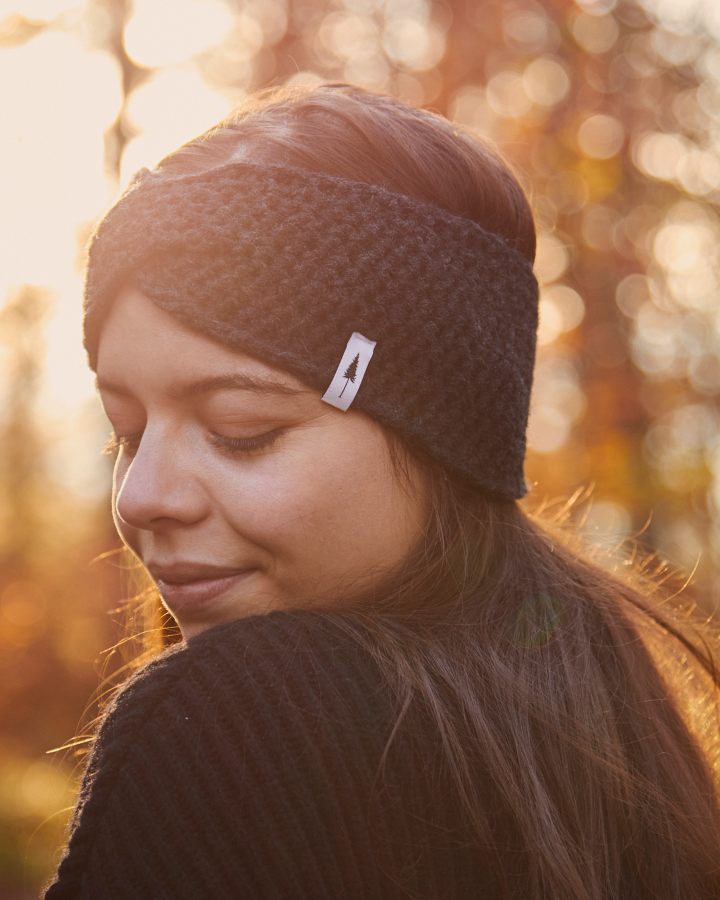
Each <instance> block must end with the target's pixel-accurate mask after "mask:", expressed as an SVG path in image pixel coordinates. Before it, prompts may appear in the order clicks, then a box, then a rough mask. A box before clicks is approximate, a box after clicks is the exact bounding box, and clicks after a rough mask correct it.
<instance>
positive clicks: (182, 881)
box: [42, 610, 523, 900]
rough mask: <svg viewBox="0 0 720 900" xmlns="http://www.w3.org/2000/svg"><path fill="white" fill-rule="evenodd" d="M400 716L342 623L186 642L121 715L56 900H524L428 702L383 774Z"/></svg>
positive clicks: (111, 728)
mask: <svg viewBox="0 0 720 900" xmlns="http://www.w3.org/2000/svg"><path fill="white" fill-rule="evenodd" d="M396 718H397V716H396V710H395V705H394V703H393V702H392V700H391V691H390V690H389V687H388V685H387V684H386V683H384V680H383V676H382V675H381V673H380V671H379V669H378V668H377V665H376V663H375V662H374V660H373V659H372V658H371V657H370V655H369V654H368V653H367V652H366V651H365V650H364V649H363V648H361V647H360V646H359V644H358V643H357V641H356V640H355V639H354V638H353V637H352V636H349V635H347V634H346V633H345V632H343V631H341V630H340V629H339V628H338V627H337V626H336V625H335V624H334V623H333V619H332V613H330V614H327V613H324V612H320V611H313V610H292V611H288V610H281V611H274V612H272V613H270V614H268V615H264V616H251V617H248V618H245V619H239V620H235V621H232V622H228V623H224V624H220V625H217V626H214V627H212V628H210V629H208V630H206V631H205V632H203V633H201V634H199V635H196V636H194V637H192V638H190V639H189V640H188V641H187V642H186V643H185V644H176V645H173V646H172V647H170V648H168V649H167V650H166V651H164V652H163V653H162V654H161V655H160V656H159V657H157V658H155V659H154V660H152V661H151V662H150V663H148V664H146V666H145V667H144V668H143V669H141V670H140V671H139V672H138V673H136V674H135V675H134V676H132V678H131V679H130V680H129V681H128V682H127V683H126V685H125V686H124V687H123V689H122V692H121V693H120V694H119V696H118V697H117V698H116V699H115V701H114V702H113V703H112V704H111V706H110V707H109V709H108V710H107V711H106V713H105V715H104V718H103V721H102V723H101V727H100V730H99V732H98V737H97V740H96V742H95V744H94V746H93V749H92V751H91V754H90V756H89V759H88V762H87V763H86V768H85V772H84V775H83V780H82V783H81V786H80V793H79V799H78V801H77V804H76V807H75V810H74V813H73V816H72V819H71V822H70V826H69V829H68V833H69V840H68V843H67V846H66V847H65V850H64V855H63V857H62V860H61V862H60V864H59V867H58V870H57V872H56V873H55V875H54V876H53V878H52V879H51V882H50V883H49V884H47V885H46V887H45V888H44V893H43V894H42V896H44V897H45V900H70V898H72V900H99V898H102V900H245V898H247V900H355V898H357V900H360V898H366V900H400V898H411V897H412V898H416V900H439V898H442V900H472V898H478V900H480V898H482V900H494V898H497V897H499V896H508V897H513V896H523V894H522V893H516V892H515V891H514V889H515V887H516V886H517V885H516V883H515V882H514V878H513V875H512V872H513V871H514V867H512V866H510V865H508V866H507V867H503V868H505V871H503V869H502V868H501V869H500V875H499V876H498V877H499V878H500V882H501V883H502V882H504V883H505V886H506V888H508V890H509V893H507V894H505V893H502V894H501V892H500V888H499V884H498V882H496V880H495V877H494V876H493V874H492V871H493V869H495V870H497V866H493V865H492V863H491V862H490V861H489V860H490V856H489V854H488V853H486V851H485V850H484V849H483V848H481V847H479V846H478V845H477V842H476V844H475V846H473V845H472V838H471V836H470V835H469V833H468V831H467V829H466V824H465V823H464V821H463V813H462V808H461V806H460V803H459V802H458V798H457V796H456V794H454V793H453V791H452V790H451V789H450V787H449V786H448V783H447V781H446V780H445V779H444V776H441V774H440V773H441V772H442V766H441V765H440V762H439V761H440V753H439V738H438V737H437V734H436V732H435V731H434V730H433V729H432V727H431V725H430V722H429V720H428V719H427V718H426V717H425V716H424V715H420V714H417V713H415V712H414V710H413V707H411V708H410V713H409V714H408V716H407V717H406V718H405V719H403V721H402V723H401V726H400V728H399V729H398V732H397V733H396V738H395V740H394V741H393V743H392V744H391V746H390V751H389V752H388V755H387V761H386V768H385V772H384V774H380V775H379V774H378V770H379V765H380V762H381V758H382V755H383V750H384V748H385V745H386V742H387V739H388V737H389V736H390V733H391V731H392V729H393V725H394V724H395V721H396ZM475 778H476V783H477V784H478V785H481V784H482V773H481V772H480V771H476V772H475ZM486 797H487V802H488V804H490V806H489V808H491V809H499V808H500V807H499V805H498V803H497V801H495V800H494V799H493V796H492V794H491V792H490V791H488V792H487V794H486ZM501 828H502V823H501V821H500V819H498V835H499V837H498V840H500V839H501V838H500V835H502V834H503V832H502V830H501Z"/></svg>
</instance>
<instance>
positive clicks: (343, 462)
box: [236, 426, 408, 570]
mask: <svg viewBox="0 0 720 900" xmlns="http://www.w3.org/2000/svg"><path fill="white" fill-rule="evenodd" d="M277 463H278V464H277V466H276V467H274V468H272V474H271V477H269V474H268V473H270V471H271V470H270V469H268V470H267V473H266V476H265V477H264V478H263V479H259V481H258V484H257V485H256V486H255V487H254V488H253V487H249V485H248V483H247V482H246V483H245V486H244V491H245V497H244V500H242V498H239V497H238V502H237V506H236V508H237V509H244V511H245V514H244V515H243V516H242V517H241V519H238V522H240V521H242V523H243V527H244V528H245V529H247V527H248V525H249V523H250V521H252V522H253V527H252V530H253V531H254V532H255V537H256V539H257V540H258V541H260V542H262V541H263V538H265V540H266V542H267V544H268V546H270V545H272V549H274V550H275V551H276V552H278V553H283V555H285V556H287V557H289V558H291V559H292V560H293V562H294V564H299V563H300V562H301V560H304V561H305V563H308V562H309V561H310V560H314V561H315V562H321V563H322V566H323V569H324V570H330V569H335V568H343V567H344V566H347V565H348V564H349V563H352V562H353V561H357V560H358V559H365V560H366V561H367V562H373V561H379V560H380V559H384V558H385V557H386V556H387V555H388V552H389V551H392V550H393V549H394V547H395V546H396V545H397V544H398V543H399V544H401V545H402V546H404V544H405V540H406V533H407V525H406V521H407V517H406V509H405V507H406V506H407V503H408V501H407V499H406V497H405V495H404V494H402V493H400V492H399V490H400V489H399V486H398V485H397V484H396V482H395V478H394V473H393V472H392V470H391V469H390V462H389V458H388V456H387V450H386V447H385V443H384V440H383V438H382V435H379V434H377V433H376V432H375V431H374V430H372V429H368V428H367V427H362V428H359V427H357V426H355V427H354V428H350V427H347V428H342V429H338V431H337V433H334V434H332V435H331V434H328V433H325V434H323V439H322V442H321V444H319V445H318V446H310V445H309V444H308V446H307V447H303V448H298V449H297V450H296V451H293V452H292V453H288V454H284V455H283V456H282V458H281V457H280V456H278V459H277ZM260 480H262V485H260ZM249 503H250V505H251V506H252V519H251V520H250V519H248V517H247V513H248V512H249V509H248V504H249Z"/></svg>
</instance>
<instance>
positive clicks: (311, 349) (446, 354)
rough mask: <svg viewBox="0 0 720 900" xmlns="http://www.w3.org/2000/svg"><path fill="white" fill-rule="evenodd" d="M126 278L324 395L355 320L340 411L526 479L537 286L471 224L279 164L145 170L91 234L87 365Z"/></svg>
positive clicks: (465, 467) (492, 487) (490, 473)
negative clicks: (347, 406) (354, 372)
mask: <svg viewBox="0 0 720 900" xmlns="http://www.w3.org/2000/svg"><path fill="white" fill-rule="evenodd" d="M125 283H129V284H133V285H134V286H135V287H136V288H138V289H139V290H141V291H142V292H144V293H145V294H146V295H147V296H148V297H149V298H150V299H151V300H153V301H154V302H155V303H156V304H157V305H158V306H159V307H160V308H162V309H163V310H165V311H167V312H168V313H170V314H172V315H173V316H175V317H176V318H178V319H179V320H180V321H182V322H184V323H185V324H186V325H188V326H190V327H191V328H192V329H194V330H197V331H199V332H201V333H204V334H205V335H207V336H209V337H211V338H213V339H215V340H217V341H219V342H221V343H223V344H225V345H228V346H230V347H232V348H235V349H237V350H240V351H242V352H244V353H247V354H249V355H250V356H254V357H256V358H259V359H261V360H263V361H265V362H267V363H269V364H270V365H274V366H277V367H279V368H281V369H284V370H287V371H289V372H291V373H292V374H293V375H295V376H297V377H298V378H299V379H300V380H302V381H303V382H304V383H306V384H307V385H309V386H310V387H314V388H316V389H317V390H318V391H319V392H320V393H321V394H322V392H324V391H325V390H326V388H327V387H328V385H329V384H330V382H331V380H332V378H333V375H334V374H335V371H336V368H337V367H338V364H339V361H340V359H341V357H342V355H343V352H344V350H345V347H346V344H347V342H348V339H349V338H350V335H351V334H352V333H353V332H359V333H361V334H362V335H363V336H365V337H366V338H368V339H369V340H371V341H375V342H376V347H375V350H374V355H373V357H372V359H371V360H370V362H369V365H368V368H367V371H366V372H365V374H364V378H363V380H362V383H361V386H360V387H359V389H358V393H357V396H356V397H355V398H354V400H353V406H352V408H353V409H358V410H363V411H364V412H366V413H367V414H369V415H371V416H373V417H374V418H376V419H377V420H379V421H380V422H382V423H383V424H385V425H387V426H390V427H392V428H394V429H396V430H397V431H398V432H399V433H400V434H401V435H402V436H404V437H405V438H406V439H407V440H408V442H409V443H410V444H414V445H417V446H419V447H422V448H424V450H425V451H427V453H428V454H429V455H430V456H431V457H432V458H434V459H436V460H437V461H439V462H441V463H443V464H444V465H445V466H447V467H448V468H449V469H450V470H452V471H453V472H454V473H456V474H457V475H459V476H461V477H463V478H466V479H469V480H470V481H471V482H472V483H473V484H475V485H476V486H478V487H480V488H481V489H483V490H484V491H485V492H487V493H488V494H491V495H493V496H497V497H501V498H519V497H522V496H524V495H525V494H526V493H527V492H528V487H527V484H526V482H525V480H524V477H523V462H524V457H525V449H526V439H525V432H526V427H527V420H528V412H529V401H530V392H531V386H532V379H533V369H534V363H535V344H536V331H537V322H538V284H537V280H536V278H535V276H534V274H533V271H532V267H531V265H530V264H529V263H528V261H527V260H526V259H525V258H524V257H523V256H522V255H521V254H520V253H518V252H517V251H516V250H514V249H513V248H512V247H510V246H509V244H508V243H507V242H506V241H505V240H504V239H503V238H501V237H499V236H498V235H496V234H493V233H490V232H488V231H486V230H485V229H483V228H482V227H481V226H480V225H478V224H477V223H476V222H473V221H471V220H469V219H466V218H463V217H461V216H457V215H453V214H451V213H449V212H447V211H445V210H443V209H440V208H439V207H437V206H434V205H432V204H429V203H426V202H423V201H419V200H416V199H414V198H412V197H409V196H406V195H404V194H398V193H394V192H391V191H389V190H387V189H385V188H383V187H381V186H378V185H371V184H366V183H361V182H355V181H349V180H347V179H343V178H338V177H333V176H328V175H322V174H317V173H312V172H306V171H302V170H299V169H296V168H292V167H285V166H275V165H272V166H264V165H258V164H255V163H248V162H232V163H229V164H226V165H223V166H220V167H217V168H215V169H212V170H210V171H207V172H202V173H200V174H195V175H184V176H168V175H166V174H162V173H157V172H150V171H149V170H147V169H143V170H141V171H140V172H138V173H137V174H136V176H135V178H134V180H133V181H132V182H131V183H130V185H129V187H128V189H127V190H126V191H125V193H124V194H123V196H122V197H121V198H120V199H119V201H118V202H117V203H116V204H115V205H114V206H113V207H112V209H111V210H110V211H109V212H108V214H107V215H106V216H105V218H104V219H103V220H102V221H101V222H100V224H99V226H98V228H97V229H96V231H95V234H94V235H93V238H92V241H91V243H90V247H89V254H88V266H87V271H86V283H85V322H84V327H85V348H86V349H87V351H88V356H89V362H90V366H91V368H92V369H93V370H95V369H96V366H97V353H98V341H99V335H100V331H101V327H102V321H103V318H104V316H105V314H106V313H107V310H108V308H109V307H110V304H111V303H112V302H113V299H114V297H115V295H116V293H117V291H118V289H119V288H120V286H121V285H123V284H125Z"/></svg>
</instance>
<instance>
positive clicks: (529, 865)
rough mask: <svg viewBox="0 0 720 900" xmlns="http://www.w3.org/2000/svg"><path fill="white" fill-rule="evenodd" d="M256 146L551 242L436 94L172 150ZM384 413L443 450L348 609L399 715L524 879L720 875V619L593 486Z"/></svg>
mask: <svg viewBox="0 0 720 900" xmlns="http://www.w3.org/2000/svg"><path fill="white" fill-rule="evenodd" d="M244 155H246V156H247V157H248V158H250V159H255V160H260V161H263V160H264V161H269V162H286V163H288V164H292V165H294V166H297V167H305V168H307V169H309V170H313V171H319V172H324V173H328V174H334V175H340V176H345V177H348V178H351V179H354V180H358V181H368V182H372V183H378V184H383V185H385V186H387V187H389V188H390V189H392V190H395V191H398V192H404V193H406V194H409V195H412V196H414V197H418V198H421V199H424V200H427V201H430V202H432V203H435V204H436V205H438V206H440V207H443V208H445V209H447V210H449V211H451V212H454V213H458V214H461V215H464V216H467V217H469V218H471V219H474V220H476V221H477V222H479V223H480V224H481V225H483V227H485V228H487V229H488V230H491V231H494V232H496V233H498V234H501V235H503V236H504V237H505V238H506V239H507V240H508V241H509V242H511V243H512V244H513V245H514V246H515V247H516V248H517V249H518V250H519V251H520V252H521V253H523V254H524V255H525V256H526V257H527V259H528V260H529V261H530V262H531V263H532V262H533V261H534V256H535V229H534V223H533V218H532V213H531V210H530V206H529V204H528V201H527V198H526V196H525V193H524V191H523V189H522V187H521V185H520V183H519V177H518V176H517V175H516V174H515V172H514V171H513V169H512V167H511V166H510V164H509V163H507V162H506V161H505V160H504V159H503V158H502V156H501V154H500V153H499V152H498V151H497V149H496V148H494V147H493V146H492V145H491V144H489V143H488V142H486V141H484V140H483V139H481V138H480V137H478V136H477V135H475V134H474V133H471V132H469V131H465V130H463V129H462V128H460V127H459V126H456V125H453V124H452V123H451V122H449V121H448V120H447V119H445V118H443V117H442V116H441V115H439V114H436V113H433V112H431V111H429V110H423V109H416V108H412V107H409V106H406V105H405V104H403V103H401V102H400V101H398V100H396V99H394V98H392V97H389V96H387V95H383V94H379V93H373V92H371V91H366V90H363V89H361V88H357V87H353V86H351V85H346V84H338V83H330V84H321V85H319V86H317V87H315V88H306V87H299V86H297V87H284V88H269V89H266V90H264V91H261V92H258V93H256V94H254V95H252V96H250V97H249V98H248V99H247V100H246V101H244V102H243V103H242V104H241V105H240V106H239V107H238V108H236V109H235V110H234V111H233V113H232V114H231V115H230V116H228V117H227V118H226V119H224V120H223V121H222V122H220V123H219V124H218V125H216V126H214V127H213V128H211V129H210V130H209V131H207V132H205V133H203V134H201V135H200V136H198V137H197V138H195V139H193V140H192V141H190V142H188V143H187V144H185V145H183V146H182V147H180V148H179V149H178V150H176V151H174V152H173V153H171V154H170V155H169V156H167V157H165V158H164V159H163V160H162V161H161V162H160V164H159V166H158V169H159V170H160V171H161V172H167V173H169V174H186V173H191V172H198V171H202V170H205V169H208V168H212V167H214V166H217V165H222V164H225V163H227V162H228V161H229V160H230V159H232V158H242V157H243V156H244ZM386 435H387V439H388V446H389V448H390V451H391V455H392V459H393V462H394V464H395V466H396V469H397V471H398V472H399V473H400V474H401V475H407V467H406V462H407V460H408V458H409V457H412V458H413V459H415V460H416V461H418V462H420V463H421V465H422V466H423V467H425V469H426V471H427V473H428V475H429V479H430V480H429V483H430V485H431V507H432V513H431V521H430V523H429V526H428V530H427V533H426V534H424V535H423V539H422V541H421V543H420V544H419V545H418V547H417V550H416V552H415V553H414V554H413V555H412V556H411V558H409V559H408V560H407V561H406V562H405V564H404V566H403V568H402V571H400V572H397V573H395V575H394V578H393V581H392V583H390V582H388V584H386V585H384V586H383V590H382V591H380V590H377V589H376V590H375V591H373V592H372V593H371V594H368V595H366V596H364V597H362V598H359V599H358V600H357V601H356V602H355V603H354V604H353V605H352V607H350V608H347V607H343V609H342V610H338V609H334V610H332V611H330V612H331V614H332V615H333V616H334V617H335V619H336V620H337V622H338V623H339V625H340V626H341V627H342V628H344V629H345V630H346V631H347V632H349V633H350V634H352V635H353V636H355V638H356V639H357V640H358V641H360V642H361V643H362V644H363V645H364V646H365V647H366V648H367V649H368V651H369V652H370V653H371V654H372V655H373V656H374V657H375V658H376V659H377V661H378V663H379V664H380V665H381V666H382V668H383V670H384V671H385V672H386V674H387V679H388V684H389V685H390V687H391V689H392V690H393V692H394V696H395V697H396V699H397V703H398V708H399V722H400V721H401V720H402V718H403V717H404V715H406V714H407V712H408V710H409V709H410V708H411V707H419V708H422V709H424V710H425V711H426V713H427V714H428V715H429V716H430V718H431V721H432V723H433V725H434V727H435V729H436V731H437V733H438V734H439V736H440V739H441V745H442V748H443V754H444V764H445V767H446V770H447V772H448V773H449V775H450V778H451V781H452V783H453V784H454V786H455V789H456V790H457V794H458V798H459V802H461V803H462V804H463V807H464V810H465V814H466V819H467V822H468V824H469V827H470V829H471V831H472V833H473V834H474V836H475V839H476V840H477V842H478V846H482V847H483V848H484V852H487V851H488V848H489V849H490V852H491V855H492V856H493V858H494V860H495V864H496V868H497V877H498V879H499V881H500V883H504V884H505V885H506V896H508V897H519V896H522V897H526V898H545V897H552V898H554V900H561V898H567V900H600V898H624V900H625V898H647V900H651V898H652V900H658V898H711V897H720V809H719V806H720V804H719V802H718V783H719V782H720V739H719V734H720V728H719V726H718V709H719V707H718V675H717V672H716V669H715V659H716V657H717V653H718V650H717V648H718V635H717V629H716V628H715V626H714V625H713V624H712V623H711V622H710V621H705V620H704V619H703V617H702V615H700V614H699V613H698V612H697V611H696V610H695V609H694V607H692V606H691V605H689V604H687V603H685V602H680V601H681V600H683V601H684V600H685V598H684V597H681V594H682V591H681V590H673V589H672V588H673V585H672V579H673V577H674V575H673V573H670V572H669V569H668V567H667V565H666V564H665V563H664V562H662V561H659V563H658V565H657V567H656V569H655V570H654V571H652V570H651V568H650V567H651V565H652V562H653V559H654V557H653V556H652V555H645V556H644V557H643V556H642V555H640V554H638V553H637V548H636V547H635V546H634V545H633V546H632V548H630V553H629V554H628V556H627V558H626V559H624V560H621V559H620V555H619V553H618V552H617V550H616V552H615V554H614V555H613V556H610V555H609V554H607V553H604V552H603V551H602V550H601V549H600V547H599V546H597V545H594V544H592V545H591V544H590V543H589V542H586V541H585V540H584V539H583V538H582V537H581V536H580V533H579V531H578V529H577V523H576V522H575V521H573V516H574V515H575V514H576V510H577V505H578V503H579V502H580V501H581V500H582V499H583V496H582V494H583V492H582V490H581V491H580V492H578V493H577V494H576V495H574V496H573V497H570V498H569V499H568V500H566V501H560V502H558V503H555V504H551V503H545V504H541V505H540V506H538V507H537V508H536V509H534V510H532V511H530V509H528V508H525V507H527V506H528V504H527V503H525V502H523V504H520V503H518V502H515V501H499V500H494V499H489V498H488V497H485V496H483V495H482V494H481V493H480V492H478V491H476V490H474V489H472V488H471V487H469V486H468V485H467V484H466V483H462V484H461V483H460V482H458V481H457V480H455V479H453V478H452V477H449V475H448V473H446V472H445V471H444V470H443V469H442V468H441V467H440V466H439V465H437V464H436V463H434V462H433V461H432V460H431V459H429V458H427V456H426V455H425V454H424V453H423V452H422V451H420V450H418V449H417V448H416V447H409V446H408V445H407V444H406V443H404V441H403V440H402V439H401V438H400V437H399V436H398V435H397V434H395V433H394V432H391V431H389V430H388V431H386ZM404 483H406V484H407V485H408V488H409V482H407V481H404ZM628 543H629V542H628ZM136 599H137V602H136V603H135V604H134V606H133V612H134V615H135V616H136V617H135V618H134V619H133V620H132V621H133V623H134V624H135V625H136V624H137V623H138V621H139V622H140V624H141V631H140V634H141V635H142V636H143V637H142V652H139V653H137V654H136V655H135V656H134V658H133V659H131V660H130V661H129V663H128V668H131V667H134V666H136V665H139V664H142V663H143V662H145V661H146V660H147V659H148V658H150V657H151V656H152V655H154V654H156V653H157V652H158V651H159V650H161V649H162V647H163V645H164V644H167V643H168V642H171V641H174V640H177V639H178V632H177V630H176V629H173V627H172V623H168V621H167V615H166V614H164V613H162V612H161V609H162V608H161V605H160V601H159V598H158V596H157V594H156V593H155V592H153V591H152V590H145V591H144V592H140V593H138V595H137V598H136ZM138 616H141V617H142V618H141V619H138ZM479 773H483V777H482V779H481V778H480V777H479ZM488 783H489V784H491V785H492V786H493V792H494V793H493V798H494V799H493V804H494V805H493V808H492V809H490V808H489V806H488V801H487V796H486V795H485V793H484V788H481V784H482V785H487V784H488ZM499 815H501V817H502V821H504V822H507V823H508V824H507V826H506V831H505V832H504V833H503V835H502V840H500V839H499V836H498V835H497V833H495V832H494V831H493V824H492V823H493V822H494V821H497V819H498V816H499ZM511 852H512V854H513V856H512V866H513V867H514V875H513V878H514V880H513V882H512V885H511V884H510V882H509V880H506V878H505V876H504V872H506V871H509V870H510V866H511V857H510V853H511ZM518 854H519V855H518ZM518 859H521V860H522V862H521V864H520V866H519V867H518V865H517V861H518Z"/></svg>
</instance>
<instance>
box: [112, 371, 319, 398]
mask: <svg viewBox="0 0 720 900" xmlns="http://www.w3.org/2000/svg"><path fill="white" fill-rule="evenodd" d="M95 387H96V388H97V389H98V390H99V391H105V392H107V393H110V394H119V395H121V396H123V397H132V396H133V394H132V391H130V390H128V389H127V388H126V387H123V385H121V384H114V383H113V382H111V381H107V380H105V379H103V378H100V377H99V376H96V377H95ZM228 390H232V391H252V392H253V393H255V394H274V395H276V396H283V397H302V396H309V395H310V394H312V393H313V391H311V390H308V389H307V388H297V387H293V386H292V385H289V384H286V383H285V382H284V381H275V380H274V379H271V378H263V377H261V376H258V375H241V374H239V373H236V372H233V373H228V374H226V375H210V376H208V377H207V378H200V379H198V380H197V381H187V382H184V383H181V384H178V385H174V386H173V387H171V388H170V389H169V391H168V395H169V396H170V398H171V399H172V400H182V399H185V398H187V397H197V396H200V395H202V394H211V393H213V392H215V391H228Z"/></svg>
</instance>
